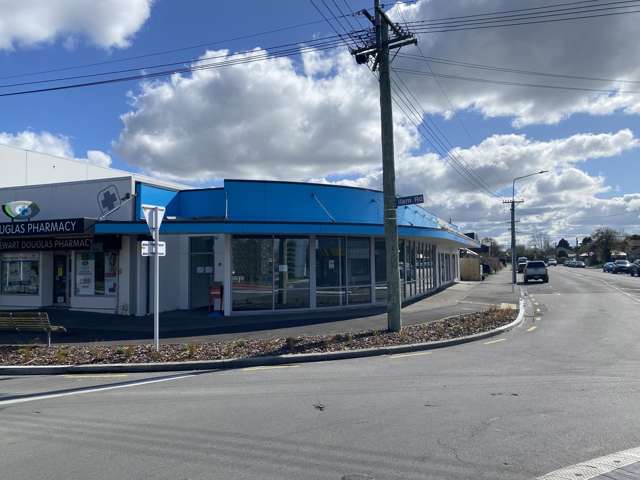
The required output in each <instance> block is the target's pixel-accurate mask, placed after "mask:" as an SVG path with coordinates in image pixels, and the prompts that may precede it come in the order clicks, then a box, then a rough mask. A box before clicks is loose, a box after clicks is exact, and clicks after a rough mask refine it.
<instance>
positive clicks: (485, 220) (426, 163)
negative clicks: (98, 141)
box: [112, 49, 640, 237]
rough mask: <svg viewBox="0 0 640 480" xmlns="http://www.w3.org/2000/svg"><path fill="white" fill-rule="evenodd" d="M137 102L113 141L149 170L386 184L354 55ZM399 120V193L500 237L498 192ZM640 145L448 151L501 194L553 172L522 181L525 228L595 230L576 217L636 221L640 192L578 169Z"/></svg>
mask: <svg viewBox="0 0 640 480" xmlns="http://www.w3.org/2000/svg"><path fill="white" fill-rule="evenodd" d="M225 53H226V51H209V52H206V53H205V54H203V57H212V56H220V55H221V54H225ZM260 53H263V51H262V50H259V49H257V50H256V51H255V53H254V54H260ZM130 100H131V106H130V110H129V111H128V112H126V113H125V114H124V115H122V117H121V118H122V121H123V125H124V126H123V130H122V131H121V134H120V136H119V138H118V139H117V140H116V141H115V142H114V143H113V145H112V148H113V150H114V152H115V153H117V154H118V155H119V156H120V157H121V158H122V159H123V160H124V161H126V162H128V163H129V164H131V165H133V166H135V167H138V168H141V169H142V170H143V171H145V172H146V173H148V174H151V175H156V176H160V177H164V178H169V179H172V180H179V181H182V182H187V183H195V184H200V185H202V184H206V183H207V182H209V183H213V182H216V183H217V182H219V180H220V179H222V178H234V177H240V178H254V179H276V180H301V181H309V180H311V181H321V182H330V181H333V182H334V183H341V184H349V185H356V186H363V187H380V185H381V172H380V170H379V168H378V165H379V163H380V143H379V142H380V140H379V138H380V137H379V132H380V127H379V122H380V119H379V113H378V112H379V104H378V96H377V86H376V84H375V78H374V77H373V76H372V75H371V74H370V72H368V71H367V69H366V68H363V67H361V66H357V65H356V64H355V62H353V59H352V58H351V57H350V55H349V54H348V53H347V52H343V51H342V52H338V53H335V54H319V53H314V54H306V55H304V56H303V58H302V63H301V64H300V65H297V64H295V63H294V62H293V61H291V60H290V59H282V58H281V59H277V60H270V61H266V62H256V63H250V64H246V65H236V66H233V67H226V68H223V69H213V70H200V71H196V72H194V73H192V74H190V75H174V76H172V78H171V79H170V80H168V81H154V82H148V83H143V84H142V85H141V88H140V91H139V92H137V93H134V92H132V93H130ZM500 101H501V100H500ZM442 108H443V109H442V110H439V112H440V113H442V114H445V113H446V112H445V110H444V106H443V107H442ZM510 115H515V114H514V113H513V111H512V112H511V113H510ZM394 123H395V137H396V138H395V140H396V158H397V160H396V168H397V182H398V193H399V194H414V193H421V192H424V193H425V194H426V198H427V206H428V207H429V208H431V209H433V210H435V211H436V213H439V214H441V215H442V216H444V217H445V218H449V217H452V218H453V219H454V221H455V222H458V223H460V224H462V225H465V227H468V228H473V229H477V230H479V231H480V232H481V234H483V235H491V236H496V237H501V236H503V235H504V232H505V231H506V230H507V224H506V220H507V219H508V216H507V215H506V212H505V206H504V205H503V204H502V200H501V199H496V198H494V197H491V196H489V195H487V194H486V193H485V192H483V191H482V190H479V189H478V187H477V186H476V185H474V184H470V183H468V182H467V181H465V180H464V179H463V178H462V177H460V176H459V174H458V173H456V172H455V170H454V169H453V168H452V167H451V166H450V165H449V164H448V163H447V161H446V159H444V158H442V157H441V155H439V154H437V153H435V152H432V151H426V152H425V148H424V147H425V146H424V145H422V144H421V140H422V139H421V138H420V136H419V135H418V132H417V130H416V129H415V127H414V125H413V124H411V123H410V122H408V121H407V120H406V119H405V118H404V117H403V115H402V114H401V113H400V112H399V111H396V114H395V116H394ZM639 145H640V143H639V140H638V139H637V138H636V136H635V135H634V133H633V131H632V130H631V129H628V128H622V129H619V130H617V131H614V132H583V133H578V134H574V135H571V136H568V137H565V138H552V139H547V140H537V139H533V138H529V137H527V136H526V135H525V134H522V133H511V134H500V135H498V134H496V135H491V136H489V137H487V138H485V139H483V140H482V141H480V142H477V143H476V144H475V145H472V146H471V147H468V148H459V147H456V148H454V149H453V150H452V151H451V153H452V154H453V155H456V156H457V157H461V158H463V159H464V161H465V163H466V164H467V165H468V167H469V168H470V169H471V170H472V171H473V172H474V174H476V175H479V176H480V177H482V179H483V180H484V182H485V183H486V184H487V185H488V186H489V188H490V189H492V190H493V191H499V190H501V189H503V188H505V187H506V186H507V185H510V183H511V180H512V179H513V178H514V177H516V176H519V175H522V174H523V173H529V172H530V171H537V170H541V169H546V170H550V171H551V172H552V173H551V174H549V175H547V176H544V177H542V176H540V177H537V178H533V179H530V180H528V181H527V182H526V183H523V184H522V185H521V186H519V190H520V192H521V193H522V195H523V196H526V198H527V203H526V205H523V206H521V207H519V214H521V215H524V216H526V222H522V227H521V228H522V229H523V230H528V231H534V230H536V229H543V230H544V231H545V232H548V233H549V234H550V235H552V236H555V235H558V236H561V235H563V234H574V233H575V234H588V233H590V231H589V228H591V226H592V224H593V222H591V223H590V221H589V219H588V218H587V217H586V216H581V215H580V214H579V212H580V211H583V210H584V211H589V212H591V214H592V215H593V216H594V218H595V216H596V215H597V216H598V218H600V217H602V218H611V219H612V220H614V221H615V222H616V224H617V225H621V226H624V225H633V226H634V228H635V227H636V226H640V220H639V219H638V211H637V209H638V205H637V200H634V199H632V198H630V197H627V196H624V195H621V196H619V197H611V191H610V190H611V188H610V187H609V186H608V185H607V179H606V176H594V175H590V174H588V173H587V172H586V171H585V170H583V167H582V165H583V164H584V163H585V162H588V161H589V160H593V159H597V158H609V157H615V156H617V155H620V154H622V153H624V152H628V151H631V150H633V149H636V148H637V147H638V146H639ZM603 195H605V196H603ZM606 197H610V198H606ZM610 215H613V216H610ZM525 225H527V226H526V227H525ZM565 232H566V233H565Z"/></svg>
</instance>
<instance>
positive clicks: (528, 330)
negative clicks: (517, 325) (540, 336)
mask: <svg viewBox="0 0 640 480" xmlns="http://www.w3.org/2000/svg"><path fill="white" fill-rule="evenodd" d="M536 328H538V327H536V326H535V325H534V326H533V327H529V328H527V332H533V331H534V330H535V329H536Z"/></svg>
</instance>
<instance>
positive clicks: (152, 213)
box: [142, 205, 167, 351]
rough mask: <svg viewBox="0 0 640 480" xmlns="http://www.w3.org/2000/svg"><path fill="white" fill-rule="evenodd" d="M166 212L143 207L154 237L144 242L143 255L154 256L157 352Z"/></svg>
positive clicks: (154, 315) (154, 314) (154, 322)
mask: <svg viewBox="0 0 640 480" xmlns="http://www.w3.org/2000/svg"><path fill="white" fill-rule="evenodd" d="M164 212H165V208H164V207H160V206H158V205H142V213H143V214H144V219H145V220H146V221H147V225H148V226H149V231H150V232H151V236H152V237H153V241H152V242H143V244H142V255H143V256H153V270H154V272H153V343H155V346H156V351H160V257H161V256H164V255H166V254H167V246H166V244H165V243H164V242H161V241H160V225H162V219H163V218H164ZM145 243H146V244H147V245H146V247H145V245H144V244H145ZM145 250H146V255H145Z"/></svg>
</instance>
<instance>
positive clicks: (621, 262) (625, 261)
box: [616, 260, 628, 265]
mask: <svg viewBox="0 0 640 480" xmlns="http://www.w3.org/2000/svg"><path fill="white" fill-rule="evenodd" d="M627 263H628V262H627V260H616V265H626V264H627Z"/></svg>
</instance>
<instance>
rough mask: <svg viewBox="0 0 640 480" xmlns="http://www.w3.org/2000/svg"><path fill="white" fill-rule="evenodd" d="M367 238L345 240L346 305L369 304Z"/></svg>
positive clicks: (369, 280)
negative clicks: (347, 287) (346, 271)
mask: <svg viewBox="0 0 640 480" xmlns="http://www.w3.org/2000/svg"><path fill="white" fill-rule="evenodd" d="M370 250H371V249H370V241H369V239H368V238H349V239H348V240H347V259H348V260H347V261H348V263H347V265H348V268H347V270H348V275H347V284H348V286H349V289H348V295H347V303H349V304H350V305H351V304H356V303H370V302H371V253H370Z"/></svg>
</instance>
